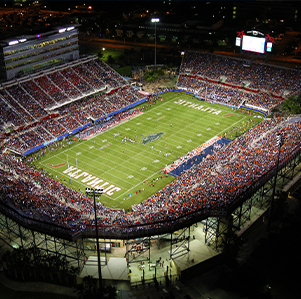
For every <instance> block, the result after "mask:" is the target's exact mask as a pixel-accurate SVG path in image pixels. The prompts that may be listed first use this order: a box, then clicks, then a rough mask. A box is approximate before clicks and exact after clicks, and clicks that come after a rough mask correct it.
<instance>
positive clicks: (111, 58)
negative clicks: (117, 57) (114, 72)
mask: <svg viewBox="0 0 301 299" xmlns="http://www.w3.org/2000/svg"><path fill="white" fill-rule="evenodd" d="M108 63H109V64H112V63H114V58H113V57H112V55H109V56H108Z"/></svg>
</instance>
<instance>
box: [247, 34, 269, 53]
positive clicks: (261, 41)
mask: <svg viewBox="0 0 301 299" xmlns="http://www.w3.org/2000/svg"><path fill="white" fill-rule="evenodd" d="M264 45H265V38H264V37H255V36H248V35H244V36H243V38H242V50H244V51H250V52H255V53H261V54H264Z"/></svg>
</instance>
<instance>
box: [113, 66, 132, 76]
mask: <svg viewBox="0 0 301 299" xmlns="http://www.w3.org/2000/svg"><path fill="white" fill-rule="evenodd" d="M115 71H116V72H117V73H119V74H120V75H121V76H126V77H131V76H132V67H131V66H124V67H119V68H116V69H115Z"/></svg>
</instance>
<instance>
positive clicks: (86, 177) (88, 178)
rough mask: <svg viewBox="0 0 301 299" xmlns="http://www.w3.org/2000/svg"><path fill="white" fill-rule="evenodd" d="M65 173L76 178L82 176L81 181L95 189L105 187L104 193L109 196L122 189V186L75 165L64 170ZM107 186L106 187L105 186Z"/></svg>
mask: <svg viewBox="0 0 301 299" xmlns="http://www.w3.org/2000/svg"><path fill="white" fill-rule="evenodd" d="M63 173H64V174H67V175H68V176H69V177H71V178H74V179H76V180H77V179H79V178H82V180H81V182H82V183H85V184H86V185H88V186H90V187H92V188H95V189H104V190H103V193H106V194H107V195H109V196H112V195H114V193H115V192H119V191H121V188H119V187H117V186H115V185H113V184H111V183H109V182H104V180H102V179H100V178H98V177H96V176H94V175H92V174H90V173H88V172H85V171H82V170H81V169H79V168H76V167H74V166H70V167H68V168H67V169H66V170H64V171H63ZM105 187H106V188H105Z"/></svg>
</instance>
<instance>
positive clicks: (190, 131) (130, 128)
mask: <svg viewBox="0 0 301 299" xmlns="http://www.w3.org/2000/svg"><path fill="white" fill-rule="evenodd" d="M163 99H164V100H163V101H162V102H161V101H160V102H158V103H157V104H155V105H153V106H152V107H150V108H148V109H146V110H145V111H144V112H143V113H141V114H140V115H138V116H136V117H133V118H131V119H130V120H127V121H125V122H123V123H121V124H119V125H117V126H115V127H113V128H112V129H109V130H107V131H106V132H104V133H101V134H99V135H97V136H95V137H93V138H90V139H89V140H84V141H76V142H73V144H72V145H70V146H69V147H67V148H65V149H62V150H59V151H56V152H53V153H52V154H50V155H46V156H45V157H44V158H42V159H41V160H39V161H38V162H37V163H38V166H40V167H42V168H43V169H46V170H47V171H48V172H49V173H50V174H52V175H53V177H57V179H59V180H60V181H62V182H64V183H65V184H66V185H67V186H69V187H71V188H74V189H76V190H80V191H81V192H84V190H85V188H86V187H90V186H88V185H87V183H84V182H81V180H82V179H83V178H84V177H83V176H82V177H80V178H78V179H75V178H71V184H69V176H68V175H67V174H63V171H65V170H66V169H67V168H68V165H67V164H66V165H64V166H60V167H57V168H53V167H49V164H52V165H57V164H60V163H66V162H67V155H68V163H69V166H73V167H76V165H77V167H78V169H80V170H81V171H85V172H87V173H89V174H91V175H93V176H95V177H97V178H99V179H101V180H103V181H102V182H100V183H99V185H102V184H103V183H106V185H105V186H103V188H104V189H105V188H107V187H108V186H111V185H114V186H116V187H118V188H120V189H121V190H120V191H118V192H117V191H115V192H114V194H113V195H111V196H110V195H108V194H103V195H102V197H101V199H100V202H102V203H103V204H105V205H106V206H109V207H112V208H124V209H125V210H126V211H127V210H128V209H130V207H131V206H132V205H133V204H137V203H139V202H141V201H143V200H144V199H145V198H147V197H149V196H150V195H152V194H153V193H155V192H156V191H158V190H160V189H161V188H162V187H163V186H165V185H166V184H168V183H169V182H171V181H172V180H173V179H174V178H173V177H172V176H169V175H168V176H165V175H163V176H162V175H161V170H162V169H163V168H164V167H165V166H166V165H169V164H171V163H172V162H173V161H175V160H176V159H178V157H179V156H181V155H185V154H186V153H187V152H189V151H191V150H192V149H194V148H196V147H198V146H199V145H201V144H203V143H204V142H205V141H208V140H210V139H211V138H212V137H214V136H219V135H223V136H224V134H225V133H227V137H229V138H231V136H232V138H235V137H236V136H235V135H236V134H241V133H242V132H243V131H245V130H247V129H248V128H249V127H247V125H246V124H247V123H248V121H249V119H250V118H252V120H253V121H252V123H250V125H252V126H253V125H255V123H258V122H259V121H260V120H261V119H259V118H253V117H251V116H249V115H246V114H243V113H237V112H235V111H234V110H232V109H231V108H229V107H225V106H221V105H217V104H213V105H212V106H211V104H210V103H208V102H204V101H199V100H197V99H196V98H195V97H193V98H191V96H190V95H187V94H185V93H181V92H170V93H165V94H163ZM178 100H186V101H189V102H191V103H194V104H196V105H197V106H199V105H203V106H204V108H206V107H207V108H208V110H207V111H201V110H198V109H193V108H192V107H189V106H190V104H181V105H180V104H177V103H175V102H177V101H178ZM211 108H212V109H215V111H217V110H218V111H220V112H219V113H218V112H217V114H218V115H216V114H214V113H213V112H214V111H212V112H209V111H210V109H211ZM243 123H244V124H245V125H243ZM234 127H236V128H239V129H237V130H234V131H232V129H233V128H234ZM228 131H229V133H228ZM153 133H164V134H163V135H162V136H161V137H160V138H159V139H157V140H155V141H152V142H149V143H147V144H142V139H143V137H146V136H148V135H150V134H153ZM114 134H115V136H114ZM116 134H119V135H116ZM142 134H143V136H142ZM231 134H232V135H231ZM125 136H127V137H130V138H132V139H134V138H135V140H136V142H135V144H132V143H130V142H127V143H126V144H125V143H123V142H122V141H121V140H122V139H123V138H124V137H125ZM137 141H140V143H138V142H137ZM152 147H153V149H152ZM123 151H124V152H123ZM160 151H161V153H160ZM76 163H77V164H76ZM75 171H76V170H74V171H73V172H75ZM80 173H82V172H78V174H80ZM162 177H163V178H162ZM157 178H158V180H156V181H155V183H154V186H150V185H149V184H150V182H151V181H152V179H157ZM112 188H113V187H112ZM139 190H143V191H141V192H139ZM136 192H137V194H136Z"/></svg>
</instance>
